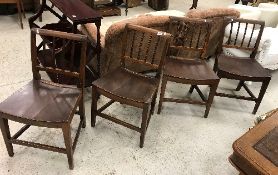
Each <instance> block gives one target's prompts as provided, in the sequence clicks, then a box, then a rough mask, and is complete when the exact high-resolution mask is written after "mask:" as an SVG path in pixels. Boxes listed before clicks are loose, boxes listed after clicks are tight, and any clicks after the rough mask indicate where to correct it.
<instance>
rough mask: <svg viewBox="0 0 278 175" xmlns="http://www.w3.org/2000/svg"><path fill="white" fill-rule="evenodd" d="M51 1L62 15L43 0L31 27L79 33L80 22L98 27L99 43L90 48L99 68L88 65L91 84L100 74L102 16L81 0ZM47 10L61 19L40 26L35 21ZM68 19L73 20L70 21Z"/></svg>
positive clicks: (77, 49)
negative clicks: (95, 56)
mask: <svg viewBox="0 0 278 175" xmlns="http://www.w3.org/2000/svg"><path fill="white" fill-rule="evenodd" d="M50 2H51V3H52V5H53V6H55V7H57V8H58V9H59V10H60V11H61V12H62V15H60V14H59V13H57V12H56V11H55V10H53V8H52V7H49V6H48V5H47V4H46V0H42V4H41V7H40V9H39V10H38V12H37V13H36V14H35V15H34V16H32V17H30V18H29V26H30V28H44V29H48V30H57V31H62V32H68V33H70V32H73V33H78V32H79V31H78V30H77V25H79V24H86V23H94V24H95V25H96V27H97V43H96V45H88V48H89V49H88V50H92V52H94V53H95V54H96V55H97V68H96V69H97V70H94V69H93V68H92V67H90V66H88V65H87V66H86V70H85V71H86V77H87V79H86V86H89V85H91V82H92V81H93V80H95V79H97V78H98V77H99V76H100V53H101V46H100V26H101V19H102V16H101V14H100V13H99V12H98V11H96V10H94V9H92V8H90V7H89V6H87V5H86V4H85V3H83V2H82V1H80V0H50ZM45 10H48V11H50V12H51V13H52V14H53V15H55V16H56V17H57V18H58V19H59V21H58V22H57V23H53V24H46V25H44V26H43V27H40V26H39V25H38V24H36V23H35V21H36V20H37V19H38V18H39V17H41V15H42V13H43V12H44V11H45ZM68 19H69V20H70V21H71V22H69V21H68ZM48 46H49V45H48ZM74 47H75V46H73V47H72V48H73V49H71V51H75V50H76V51H75V52H79V51H80V47H78V46H76V47H75V48H74ZM71 55H73V54H71ZM88 55H89V54H88ZM92 57H93V56H90V57H89V58H87V60H88V62H89V61H90V60H91V59H92ZM73 66H75V67H78V64H75V63H73ZM70 67H71V66H70ZM71 84H72V83H71Z"/></svg>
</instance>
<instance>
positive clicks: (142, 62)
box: [124, 56, 158, 69]
mask: <svg viewBox="0 0 278 175" xmlns="http://www.w3.org/2000/svg"><path fill="white" fill-rule="evenodd" d="M124 58H125V59H128V60H129V61H131V62H134V63H139V64H144V65H147V66H149V67H152V68H154V69H158V65H155V64H151V63H149V62H146V61H142V60H145V59H146V58H143V59H142V58H141V59H142V60H137V59H134V58H131V57H129V56H124Z"/></svg>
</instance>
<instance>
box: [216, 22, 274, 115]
mask: <svg viewBox="0 0 278 175" xmlns="http://www.w3.org/2000/svg"><path fill="white" fill-rule="evenodd" d="M225 21H226V22H227V24H226V25H224V28H223V37H222V42H221V43H223V44H222V45H220V47H219V49H218V50H219V51H218V56H217V58H216V60H215V65H214V70H215V71H217V75H218V76H219V77H220V78H226V79H233V80H239V84H238V86H237V87H236V89H235V90H236V91H239V90H240V89H241V88H242V87H243V88H244V89H245V90H246V92H247V93H248V94H249V96H248V97H247V96H241V95H233V94H226V93H216V95H217V96H221V97H228V98H236V99H242V100H249V101H255V103H256V104H255V107H254V109H253V112H252V113H253V114H256V112H257V110H258V108H259V106H260V103H261V101H262V99H263V96H264V94H265V92H266V89H267V87H268V84H269V82H270V80H271V75H270V73H269V71H268V70H266V69H264V68H263V67H262V66H261V65H260V64H259V63H258V62H257V61H256V60H255V56H256V54H257V51H258V47H259V44H260V40H261V37H262V34H263V30H264V26H265V23H264V21H257V20H247V19H229V18H227V19H226V20H225ZM226 26H227V28H226ZM225 28H226V30H228V31H229V35H228V36H226V37H225V35H224V33H225V32H224V31H225ZM240 30H242V31H244V34H243V36H239V33H240ZM226 33H227V32H226ZM225 38H226V39H225ZM225 40H227V41H225ZM223 48H234V49H241V50H246V51H250V57H246V58H245V57H234V56H226V55H224V54H221V53H222V50H223ZM245 81H251V82H261V83H262V86H261V90H260V93H259V95H258V97H256V96H255V95H254V94H253V93H252V91H251V90H250V89H249V88H248V87H247V85H246V84H245Z"/></svg>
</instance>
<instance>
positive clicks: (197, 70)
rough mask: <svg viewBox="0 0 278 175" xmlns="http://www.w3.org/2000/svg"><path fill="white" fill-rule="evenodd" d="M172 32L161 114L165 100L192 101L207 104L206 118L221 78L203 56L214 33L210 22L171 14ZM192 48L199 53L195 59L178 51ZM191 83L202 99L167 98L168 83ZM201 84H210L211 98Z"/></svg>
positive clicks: (163, 76) (160, 107)
mask: <svg viewBox="0 0 278 175" xmlns="http://www.w3.org/2000/svg"><path fill="white" fill-rule="evenodd" d="M168 32H169V33H171V34H172V35H173V37H174V39H173V42H172V43H171V45H170V48H169V52H168V54H167V59H166V60H165V64H164V66H163V75H162V83H161V91H160V99H159V105H158V112H157V113H158V114H160V112H161V109H162V103H163V102H176V103H190V104H199V105H205V106H206V111H205V114H204V117H205V118H207V116H208V114H209V110H210V107H211V104H212V101H213V98H214V94H215V92H216V89H217V86H218V83H219V78H218V77H217V75H216V74H215V72H214V71H213V70H212V69H211V68H210V66H208V64H207V63H206V62H205V61H204V60H202V59H200V58H201V57H202V55H203V53H204V52H205V50H206V49H207V44H208V41H209V36H210V32H211V22H209V20H202V19H198V20H196V19H189V18H178V17H170V24H169V31H168ZM183 50H190V51H193V52H196V55H197V56H193V57H192V58H181V57H179V56H180V55H179V52H182V51H183ZM168 81H171V82H176V83H182V84H190V85H191V88H190V90H189V93H192V92H193V90H194V89H196V91H197V92H198V94H199V95H200V97H201V99H202V101H197V100H192V99H174V98H165V97H164V96H165V91H166V85H167V82H168ZM198 85H208V86H209V87H210V92H209V95H208V98H206V97H205V96H204V94H203V93H202V91H201V90H200V89H199V87H198Z"/></svg>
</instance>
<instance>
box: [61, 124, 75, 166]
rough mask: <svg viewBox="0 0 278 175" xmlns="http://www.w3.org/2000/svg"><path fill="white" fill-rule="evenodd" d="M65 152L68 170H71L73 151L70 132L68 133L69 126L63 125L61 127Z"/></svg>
mask: <svg viewBox="0 0 278 175" xmlns="http://www.w3.org/2000/svg"><path fill="white" fill-rule="evenodd" d="M62 131H63V136H64V141H65V146H66V152H67V157H68V163H69V169H71V170H73V167H74V166H73V150H72V141H71V131H70V124H65V125H64V126H63V127H62Z"/></svg>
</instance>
